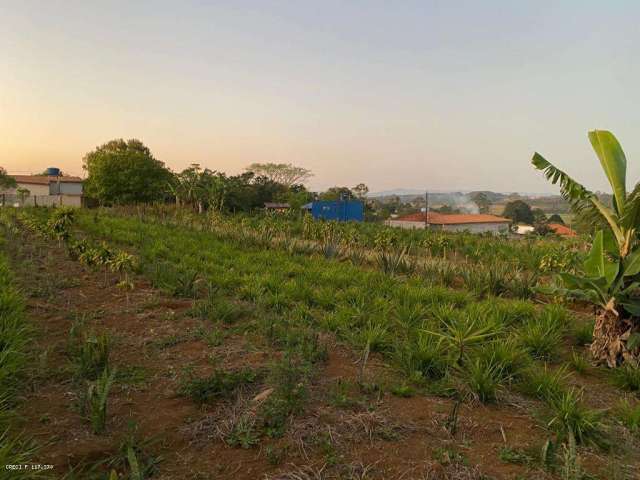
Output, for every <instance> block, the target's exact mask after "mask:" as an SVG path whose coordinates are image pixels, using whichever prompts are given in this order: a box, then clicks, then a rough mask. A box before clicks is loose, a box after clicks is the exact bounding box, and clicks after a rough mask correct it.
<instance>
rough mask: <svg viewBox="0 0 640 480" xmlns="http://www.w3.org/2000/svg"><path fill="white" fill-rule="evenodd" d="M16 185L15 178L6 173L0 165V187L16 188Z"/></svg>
mask: <svg viewBox="0 0 640 480" xmlns="http://www.w3.org/2000/svg"><path fill="white" fill-rule="evenodd" d="M16 186H17V184H16V180H15V178H13V177H10V176H9V175H7V171H6V170H5V169H4V168H2V167H0V189H3V190H6V189H9V188H16Z"/></svg>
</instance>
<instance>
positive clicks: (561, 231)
mask: <svg viewBox="0 0 640 480" xmlns="http://www.w3.org/2000/svg"><path fill="white" fill-rule="evenodd" d="M547 226H548V227H549V228H550V229H551V230H553V232H554V233H555V234H556V235H560V236H561V237H575V236H577V235H578V234H577V233H576V232H575V230H573V229H571V228H569V227H567V226H566V225H562V224H561V223H548V224H547Z"/></svg>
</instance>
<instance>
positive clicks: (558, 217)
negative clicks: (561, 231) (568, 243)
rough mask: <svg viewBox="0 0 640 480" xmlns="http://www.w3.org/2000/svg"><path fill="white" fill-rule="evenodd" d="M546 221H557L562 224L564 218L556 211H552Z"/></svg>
mask: <svg viewBox="0 0 640 480" xmlns="http://www.w3.org/2000/svg"><path fill="white" fill-rule="evenodd" d="M548 223H559V224H560V225H564V220H562V217H561V216H560V215H558V214H557V213H554V214H553V215H551V216H550V217H549V220H548Z"/></svg>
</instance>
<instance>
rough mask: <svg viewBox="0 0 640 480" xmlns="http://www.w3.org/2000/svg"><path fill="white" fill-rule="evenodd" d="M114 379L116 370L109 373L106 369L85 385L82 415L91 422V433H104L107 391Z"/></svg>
mask: <svg viewBox="0 0 640 480" xmlns="http://www.w3.org/2000/svg"><path fill="white" fill-rule="evenodd" d="M115 377H116V370H113V371H111V372H109V371H108V370H107V369H106V368H105V369H104V370H103V371H102V374H101V375H100V376H99V377H98V378H97V379H96V380H95V381H94V382H90V383H88V384H87V389H86V393H85V398H84V408H83V410H84V413H85V415H87V416H88V418H89V421H90V422H91V429H92V430H93V433H95V434H96V435H97V434H100V433H103V432H104V429H105V425H106V422H107V400H108V397H109V391H110V390H111V387H112V385H113V382H114V380H115Z"/></svg>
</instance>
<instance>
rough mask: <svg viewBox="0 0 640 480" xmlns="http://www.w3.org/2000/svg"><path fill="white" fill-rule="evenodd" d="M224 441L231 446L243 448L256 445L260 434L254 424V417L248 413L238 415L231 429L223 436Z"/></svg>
mask: <svg viewBox="0 0 640 480" xmlns="http://www.w3.org/2000/svg"><path fill="white" fill-rule="evenodd" d="M225 441H226V442H227V444H228V445H229V446H231V447H241V448H245V449H249V448H251V447H253V446H254V445H257V444H258V443H259V441H260V434H259V432H258V429H257V426H256V417H255V416H254V415H249V414H245V415H242V416H240V418H239V419H238V421H237V422H236V423H235V424H234V426H233V429H232V430H231V431H230V432H229V434H228V435H227V437H226V438H225Z"/></svg>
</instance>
